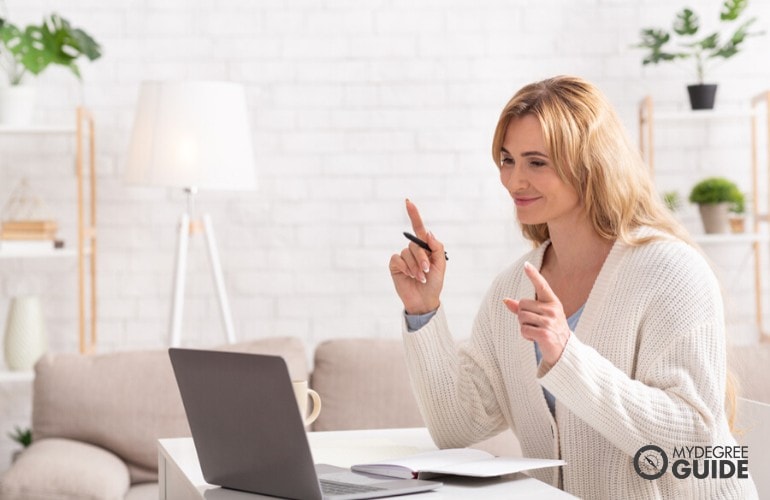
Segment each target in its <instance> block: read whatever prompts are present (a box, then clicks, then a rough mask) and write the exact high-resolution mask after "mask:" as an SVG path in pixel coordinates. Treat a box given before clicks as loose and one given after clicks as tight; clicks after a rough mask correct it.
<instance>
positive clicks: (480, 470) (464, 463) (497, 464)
mask: <svg viewBox="0 0 770 500" xmlns="http://www.w3.org/2000/svg"><path fill="white" fill-rule="evenodd" d="M565 463H566V462H565V461H564V460H551V459H543V458H521V457H496V456H494V455H492V454H491V453H488V452H486V451H483V450H476V449H473V448H450V449H446V450H437V451H429V452H426V453H418V454H416V455H411V456H407V457H402V458H397V459H393V460H386V461H384V462H380V463H370V464H360V465H354V466H353V467H351V468H350V469H351V470H352V471H354V472H365V473H368V474H377V475H380V476H388V477H397V478H403V479H418V478H419V479H429V478H431V477H436V476H441V475H455V476H469V477H497V476H504V475H506V474H513V473H516V472H524V471H528V470H533V469H541V468H544V467H556V466H560V465H564V464H565Z"/></svg>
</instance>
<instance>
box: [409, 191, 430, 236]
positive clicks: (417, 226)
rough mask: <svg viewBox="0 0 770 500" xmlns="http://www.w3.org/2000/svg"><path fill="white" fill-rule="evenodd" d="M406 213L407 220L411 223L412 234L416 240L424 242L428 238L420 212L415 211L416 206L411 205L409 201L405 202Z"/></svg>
mask: <svg viewBox="0 0 770 500" xmlns="http://www.w3.org/2000/svg"><path fill="white" fill-rule="evenodd" d="M406 213H407V215H409V220H410V221H412V229H414V234H415V235H416V236H417V237H418V238H420V239H422V240H425V239H426V238H427V236H428V231H427V230H426V229H425V224H423V222H422V217H420V211H419V210H417V205H415V204H414V203H412V202H411V201H410V200H409V199H407V200H406Z"/></svg>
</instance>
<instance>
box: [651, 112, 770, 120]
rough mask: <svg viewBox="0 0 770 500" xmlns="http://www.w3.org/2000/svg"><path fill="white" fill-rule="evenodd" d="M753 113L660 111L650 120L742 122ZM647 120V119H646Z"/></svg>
mask: <svg viewBox="0 0 770 500" xmlns="http://www.w3.org/2000/svg"><path fill="white" fill-rule="evenodd" d="M756 114H757V113H756V112H755V111H752V110H751V109H745V110H732V111H714V110H707V109H704V110H698V111H690V110H687V111H661V112H660V113H656V112H653V114H652V118H653V119H654V120H655V121H680V122H687V121H711V120H743V119H746V118H751V117H752V116H754V115H756ZM646 119H649V117H646Z"/></svg>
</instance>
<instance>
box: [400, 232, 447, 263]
mask: <svg viewBox="0 0 770 500" xmlns="http://www.w3.org/2000/svg"><path fill="white" fill-rule="evenodd" d="M404 236H406V239H407V240H409V241H411V242H412V243H414V244H415V245H417V246H418V247H420V248H422V249H423V250H427V251H429V252H432V250H431V249H430V247H429V246H428V244H427V243H425V242H424V241H422V240H421V239H420V238H418V237H417V236H415V235H413V234H412V233H407V232H406V231H404ZM444 258H445V259H446V260H449V256H448V255H447V253H446V252H444Z"/></svg>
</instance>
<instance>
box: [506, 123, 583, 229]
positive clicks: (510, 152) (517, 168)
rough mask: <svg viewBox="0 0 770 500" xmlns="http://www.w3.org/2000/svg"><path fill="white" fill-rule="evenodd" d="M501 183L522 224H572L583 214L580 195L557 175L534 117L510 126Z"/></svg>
mask: <svg viewBox="0 0 770 500" xmlns="http://www.w3.org/2000/svg"><path fill="white" fill-rule="evenodd" d="M500 181H501V182H502V183H503V186H505V189H507V190H508V192H509V193H510V195H511V197H512V198H513V201H514V203H515V205H516V216H517V218H518V219H519V222H520V223H522V224H531V225H534V224H549V226H551V225H552V224H554V223H558V222H559V221H567V223H571V221H574V217H575V216H576V215H578V214H579V212H580V200H579V197H578V194H577V192H576V191H575V189H574V188H573V187H572V186H570V185H569V184H567V183H565V182H564V181H562V180H561V179H560V178H559V175H558V174H557V173H556V169H555V168H554V165H553V162H552V161H551V159H550V158H549V157H548V155H547V152H546V147H545V141H544V140H543V131H542V129H541V128H540V122H539V121H538V120H537V118H535V117H534V116H533V115H525V116H522V117H520V118H514V119H512V120H511V122H510V123H509V124H508V128H507V129H506V132H505V137H504V139H503V146H502V151H500Z"/></svg>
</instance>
